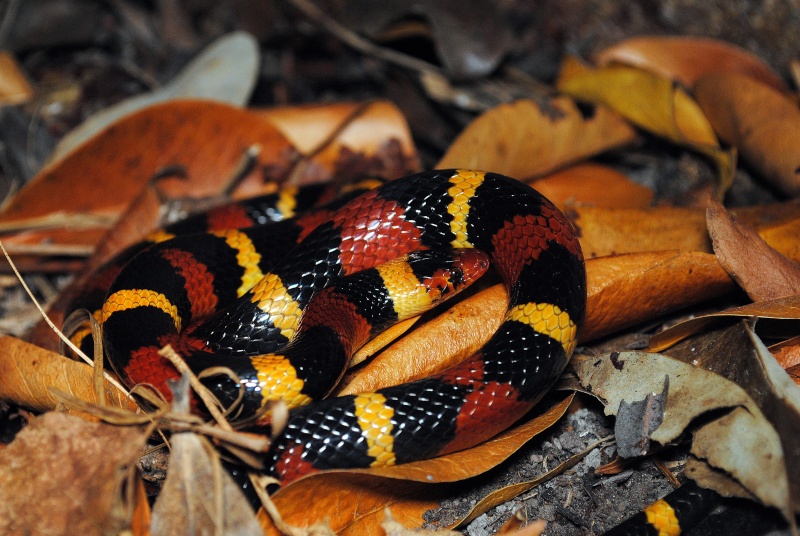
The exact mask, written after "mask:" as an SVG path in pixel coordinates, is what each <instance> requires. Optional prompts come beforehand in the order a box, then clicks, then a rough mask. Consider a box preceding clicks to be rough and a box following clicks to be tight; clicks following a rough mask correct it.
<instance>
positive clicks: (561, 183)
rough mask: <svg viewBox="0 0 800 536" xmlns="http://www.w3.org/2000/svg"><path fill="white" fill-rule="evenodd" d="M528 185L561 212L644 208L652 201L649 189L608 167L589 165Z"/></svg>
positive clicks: (586, 163)
mask: <svg viewBox="0 0 800 536" xmlns="http://www.w3.org/2000/svg"><path fill="white" fill-rule="evenodd" d="M530 184H531V186H533V187H534V188H536V190H538V191H539V192H540V193H541V194H542V195H544V196H545V197H546V198H548V199H549V200H550V201H552V202H553V203H554V204H555V205H556V206H557V207H558V208H559V209H561V210H562V211H564V210H565V209H566V208H567V207H569V206H573V205H591V206H600V207H608V208H644V207H648V206H650V203H651V202H652V201H653V191H652V190H651V189H650V188H647V187H646V186H642V185H640V184H637V183H635V182H634V181H632V180H630V179H629V178H628V177H627V176H626V175H625V174H623V173H620V172H619V171H617V170H615V169H613V168H611V167H608V166H603V165H600V164H594V163H591V162H584V163H582V164H577V165H574V166H572V167H569V168H567V169H564V170H561V171H557V172H555V173H552V174H550V175H547V176H546V177H542V178H541V179H537V180H535V181H532V182H531V183H530Z"/></svg>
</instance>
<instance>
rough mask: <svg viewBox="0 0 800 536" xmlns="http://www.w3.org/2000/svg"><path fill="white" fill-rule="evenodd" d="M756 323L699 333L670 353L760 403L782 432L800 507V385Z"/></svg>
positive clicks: (793, 496) (794, 500) (793, 494)
mask: <svg viewBox="0 0 800 536" xmlns="http://www.w3.org/2000/svg"><path fill="white" fill-rule="evenodd" d="M753 324H755V321H754V320H752V319H748V320H747V321H745V322H737V323H735V324H734V325H732V326H729V327H726V328H723V329H718V330H716V331H712V332H709V333H706V334H703V335H700V336H697V337H693V338H691V339H689V340H687V341H684V342H682V343H681V344H678V345H676V346H674V347H673V348H671V349H670V350H669V354H670V356H672V357H675V358H677V359H680V360H681V361H684V362H691V363H692V364H694V365H696V366H701V367H703V368H704V369H707V370H710V371H712V372H715V373H717V374H719V375H720V376H723V377H725V378H727V379H729V380H731V381H733V382H735V383H736V384H737V385H738V386H739V387H741V388H742V389H744V390H745V391H746V392H747V394H748V395H749V396H750V398H751V399H752V400H753V401H754V402H755V403H756V404H757V405H758V407H759V408H760V409H761V411H762V412H763V413H764V416H765V417H766V419H767V420H768V421H769V422H770V423H771V424H772V426H773V427H774V428H775V430H776V431H777V433H778V435H779V436H780V439H781V445H782V446H783V456H784V458H785V460H786V470H787V473H788V475H789V478H788V482H789V486H790V497H791V501H792V504H793V507H794V509H795V510H800V446H798V444H797V437H798V435H799V434H800V389H798V387H797V386H796V385H794V383H793V382H792V380H791V379H790V378H789V377H788V375H787V374H786V372H785V371H784V370H783V369H782V368H781V366H780V365H779V364H778V363H777V361H776V360H775V358H774V357H773V356H772V354H770V352H769V350H767V348H766V347H765V346H764V344H763V343H762V342H761V340H760V339H759V338H758V337H757V336H756V335H755V333H754V332H753V329H752V325H753Z"/></svg>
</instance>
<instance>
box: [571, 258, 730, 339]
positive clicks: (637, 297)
mask: <svg viewBox="0 0 800 536" xmlns="http://www.w3.org/2000/svg"><path fill="white" fill-rule="evenodd" d="M586 279H587V291H588V295H589V299H588V302H587V307H586V319H585V320H584V324H583V329H582V330H581V332H580V339H581V340H584V341H587V340H592V339H595V338H597V337H601V336H603V335H608V334H610V333H613V332H615V331H618V330H620V329H622V328H625V327H627V326H632V325H635V324H639V323H642V322H645V321H647V320H651V319H653V318H658V317H659V316H661V315H663V314H666V313H668V312H671V311H675V310H677V309H681V308H683V307H687V306H689V305H694V304H697V303H701V302H703V301H705V300H708V299H711V298H715V297H718V296H722V295H724V294H725V293H727V292H730V291H732V290H733V289H734V288H735V286H734V283H733V281H732V280H731V279H730V277H729V276H728V274H727V273H726V272H725V270H723V269H722V267H721V266H720V265H719V262H717V259H716V258H715V257H714V255H711V254H709V253H701V252H693V251H685V252H680V251H660V252H650V253H648V252H643V253H632V254H628V255H613V256H609V257H599V258H596V259H590V260H589V261H587V263H586Z"/></svg>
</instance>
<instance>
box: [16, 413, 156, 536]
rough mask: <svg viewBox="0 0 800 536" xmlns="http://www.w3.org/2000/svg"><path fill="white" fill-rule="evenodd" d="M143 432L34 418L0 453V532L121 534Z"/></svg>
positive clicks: (58, 416)
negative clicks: (127, 487) (126, 486)
mask: <svg viewBox="0 0 800 536" xmlns="http://www.w3.org/2000/svg"><path fill="white" fill-rule="evenodd" d="M148 435H149V432H148V431H147V430H146V429H143V428H141V427H133V426H126V427H123V426H114V425H108V424H103V423H90V422H87V421H85V420H83V419H79V418H77V417H73V416H70V415H66V414H63V413H46V414H44V415H43V416H41V417H39V418H37V419H34V420H33V422H31V423H30V424H29V425H28V426H27V427H26V428H25V429H24V430H22V431H21V432H20V433H19V434H18V435H17V437H16V438H15V439H14V441H12V442H11V443H10V444H9V445H8V446H7V447H6V448H4V449H0V532H2V533H3V534H86V535H92V534H97V535H100V534H118V533H120V532H121V531H122V530H123V529H124V528H126V527H127V526H129V524H130V519H128V518H127V516H128V515H129V513H130V512H132V511H133V508H128V507H126V505H125V499H124V497H125V495H124V484H125V483H126V480H127V477H129V476H130V475H132V474H134V473H131V469H132V468H133V466H134V465H135V463H136V460H137V458H138V457H139V455H140V453H141V451H142V448H143V447H144V444H145V440H146V439H147V436H148ZM134 478H136V477H134ZM132 483H133V480H131V481H130V482H129V484H132Z"/></svg>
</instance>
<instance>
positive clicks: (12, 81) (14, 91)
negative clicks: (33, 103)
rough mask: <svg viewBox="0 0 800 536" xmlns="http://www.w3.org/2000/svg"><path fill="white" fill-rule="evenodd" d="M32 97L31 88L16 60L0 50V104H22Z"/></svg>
mask: <svg viewBox="0 0 800 536" xmlns="http://www.w3.org/2000/svg"><path fill="white" fill-rule="evenodd" d="M32 97H33V88H32V87H31V84H30V82H28V78H27V77H26V76H25V74H24V73H23V72H22V69H20V67H19V64H18V63H17V60H16V59H15V58H14V56H12V55H11V54H10V53H8V52H6V51H5V50H0V106H7V105H9V104H22V103H23V102H27V101H29V100H30V99H31V98H32Z"/></svg>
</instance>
